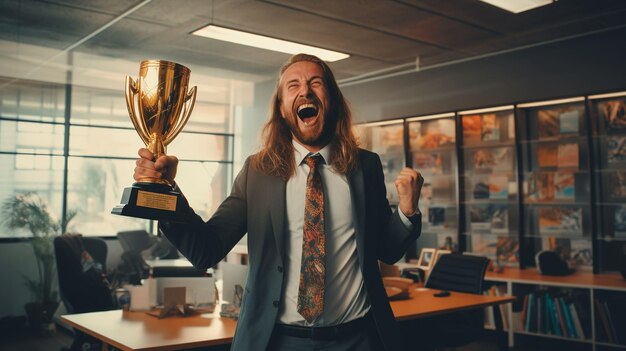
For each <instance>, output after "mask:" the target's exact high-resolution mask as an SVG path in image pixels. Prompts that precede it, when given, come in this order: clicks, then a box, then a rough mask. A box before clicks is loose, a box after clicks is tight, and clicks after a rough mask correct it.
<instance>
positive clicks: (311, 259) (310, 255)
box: [298, 155, 326, 323]
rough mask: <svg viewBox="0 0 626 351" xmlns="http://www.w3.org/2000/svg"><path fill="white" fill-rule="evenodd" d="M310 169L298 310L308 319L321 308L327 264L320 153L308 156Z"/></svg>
mask: <svg viewBox="0 0 626 351" xmlns="http://www.w3.org/2000/svg"><path fill="white" fill-rule="evenodd" d="M305 162H306V163H307V164H308V165H309V168H310V169H311V170H310V171H309V176H308V177H307V180H306V199H305V201H304V235H303V237H302V267H301V269H300V290H299V292H298V312H299V313H300V314H301V315H302V317H304V319H306V320H307V322H309V323H311V322H313V321H314V320H315V318H317V317H318V316H319V315H320V314H322V311H323V310H324V274H325V271H326V266H325V262H324V255H325V254H326V248H325V243H326V236H325V235H324V188H323V187H322V177H321V176H320V172H319V170H318V169H317V168H316V166H317V165H319V164H321V163H323V162H324V159H323V158H322V156H320V155H314V156H311V157H307V158H306V159H305Z"/></svg>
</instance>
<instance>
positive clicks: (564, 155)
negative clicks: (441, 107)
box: [517, 97, 593, 270]
mask: <svg viewBox="0 0 626 351" xmlns="http://www.w3.org/2000/svg"><path fill="white" fill-rule="evenodd" d="M517 114H518V122H519V126H520V130H521V131H522V133H520V144H521V154H522V161H523V162H522V165H523V166H522V179H523V180H522V189H523V195H522V205H523V206H522V217H523V218H524V228H525V231H524V236H523V237H522V239H521V240H522V245H523V246H524V247H525V250H524V253H525V255H524V256H523V257H522V262H521V267H528V266H532V265H534V257H535V255H536V254H537V253H538V252H540V251H542V250H552V251H556V252H558V253H559V254H560V255H561V257H562V258H563V259H565V260H567V261H572V262H574V263H575V265H576V267H578V268H579V269H587V270H591V268H592V265H593V259H592V257H593V255H592V252H593V251H592V241H593V237H592V216H591V198H590V193H591V192H590V191H589V189H590V169H589V145H588V142H587V141H588V135H587V134H588V132H589V131H588V129H587V128H586V126H587V125H588V123H587V122H588V121H587V119H588V115H587V114H586V113H585V99H584V98H583V97H577V98H570V99H564V100H556V101H546V102H538V103H529V104H520V105H518V106H517Z"/></svg>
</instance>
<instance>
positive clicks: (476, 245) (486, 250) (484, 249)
mask: <svg viewBox="0 0 626 351" xmlns="http://www.w3.org/2000/svg"><path fill="white" fill-rule="evenodd" d="M471 243H472V250H471V253H472V254H475V255H481V256H486V257H488V258H491V259H494V260H495V259H496V246H497V238H495V237H493V236H487V235H472V236H471Z"/></svg>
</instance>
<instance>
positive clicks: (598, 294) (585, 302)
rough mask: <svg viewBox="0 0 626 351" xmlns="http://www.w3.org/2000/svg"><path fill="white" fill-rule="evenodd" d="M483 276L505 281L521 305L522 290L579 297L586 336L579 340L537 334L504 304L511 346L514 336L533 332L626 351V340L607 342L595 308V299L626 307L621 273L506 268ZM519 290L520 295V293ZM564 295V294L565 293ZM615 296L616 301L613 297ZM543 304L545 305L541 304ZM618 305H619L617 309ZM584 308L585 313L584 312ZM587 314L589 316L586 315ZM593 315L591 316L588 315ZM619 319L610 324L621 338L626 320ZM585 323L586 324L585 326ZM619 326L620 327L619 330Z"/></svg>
mask: <svg viewBox="0 0 626 351" xmlns="http://www.w3.org/2000/svg"><path fill="white" fill-rule="evenodd" d="M485 279H486V280H487V281H490V282H498V283H504V284H506V292H507V294H511V295H516V296H517V297H518V299H520V301H518V305H521V306H523V304H522V303H521V302H522V300H523V299H524V298H523V296H524V295H526V294H524V292H531V291H537V289H540V290H545V291H551V292H554V293H557V294H558V293H564V294H566V293H570V295H574V296H573V299H578V301H571V300H570V301H571V302H576V304H577V306H576V308H577V311H579V312H578V313H579V320H580V322H581V325H582V328H583V330H585V332H584V333H585V337H584V338H583V339H578V338H576V337H573V336H569V337H567V336H556V335H552V334H546V333H540V332H537V331H528V330H526V328H525V326H524V325H523V323H521V322H520V321H515V319H516V318H519V319H520V320H521V318H522V313H523V308H522V310H519V311H515V312H514V310H513V306H512V305H510V304H509V305H507V308H508V312H507V314H506V316H507V317H508V325H509V326H514V328H509V330H508V338H509V346H514V344H515V342H514V341H515V335H518V334H519V335H532V336H537V337H547V338H553V339H561V340H567V341H571V342H579V343H587V344H590V346H591V349H592V350H593V351H596V350H626V340H623V341H622V340H621V339H620V340H619V342H620V343H619V344H618V343H616V342H609V341H608V340H607V339H605V336H604V335H605V334H604V332H605V330H606V328H605V326H604V325H602V318H601V317H600V314H599V313H598V310H597V308H596V307H597V302H596V300H599V301H605V300H606V299H609V300H610V301H612V302H613V303H614V304H613V305H611V306H617V307H613V308H614V309H615V311H614V312H617V311H623V308H624V307H626V300H625V299H624V296H625V295H624V294H626V280H624V279H623V277H622V276H621V275H620V274H617V273H599V274H594V273H592V272H582V271H579V272H576V273H574V274H572V275H568V276H546V275H542V274H541V273H539V272H538V271H537V270H536V269H532V268H529V269H523V270H522V269H519V268H511V267H507V268H505V269H504V271H503V272H502V273H493V272H488V273H487V275H486V277H485ZM520 291H521V292H522V294H520ZM566 295H567V294H566ZM615 298H618V299H617V300H614V299H615ZM544 307H545V306H544ZM617 308H620V310H618V309H617ZM585 311H586V312H585ZM585 315H588V317H585ZM612 315H614V316H620V317H621V316H622V315H621V314H619V313H618V312H617V313H613V314H612ZM591 316H593V318H591ZM615 322H617V323H619V321H614V322H613V325H614V327H615V328H618V329H617V331H616V333H617V334H618V335H619V336H622V339H624V338H625V337H626V330H624V327H623V326H625V325H626V323H621V324H617V323H615ZM586 323H588V325H585V324H586ZM619 328H621V329H619Z"/></svg>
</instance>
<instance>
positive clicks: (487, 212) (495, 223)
mask: <svg viewBox="0 0 626 351" xmlns="http://www.w3.org/2000/svg"><path fill="white" fill-rule="evenodd" d="M469 211H470V224H471V230H472V231H483V232H484V231H488V232H490V233H508V232H509V211H508V207H507V206H506V205H496V204H489V205H472V206H470V209H469Z"/></svg>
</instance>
